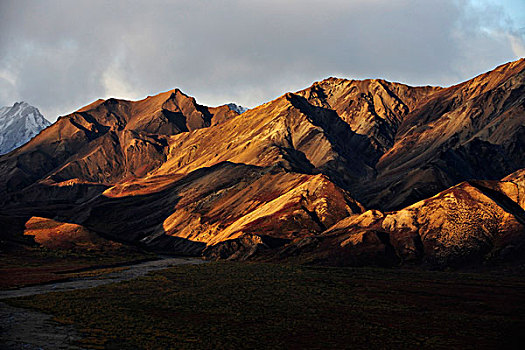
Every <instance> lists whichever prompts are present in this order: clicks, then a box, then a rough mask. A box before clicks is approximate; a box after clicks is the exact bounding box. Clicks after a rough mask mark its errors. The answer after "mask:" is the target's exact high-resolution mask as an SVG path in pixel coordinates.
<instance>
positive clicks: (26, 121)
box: [0, 101, 51, 154]
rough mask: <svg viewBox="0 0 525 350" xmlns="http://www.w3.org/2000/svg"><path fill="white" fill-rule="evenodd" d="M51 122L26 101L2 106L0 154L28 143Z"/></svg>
mask: <svg viewBox="0 0 525 350" xmlns="http://www.w3.org/2000/svg"><path fill="white" fill-rule="evenodd" d="M50 125H51V123H50V122H49V121H48V120H47V119H46V118H44V116H43V115H42V114H40V112H39V111H38V108H36V107H33V106H31V105H29V104H28V103H26V102H23V101H22V102H16V103H15V104H14V105H13V106H12V107H2V108H0V154H5V153H9V152H10V151H12V150H14V149H15V148H17V147H20V146H22V145H23V144H25V143H27V142H28V141H29V140H31V139H32V138H33V137H35V136H36V135H37V134H38V133H39V132H40V131H42V130H43V129H45V128H47V127H48V126H50Z"/></svg>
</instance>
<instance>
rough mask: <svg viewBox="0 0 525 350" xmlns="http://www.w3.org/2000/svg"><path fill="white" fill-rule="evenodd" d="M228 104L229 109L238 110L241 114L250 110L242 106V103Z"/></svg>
mask: <svg viewBox="0 0 525 350" xmlns="http://www.w3.org/2000/svg"><path fill="white" fill-rule="evenodd" d="M227 106H228V108H229V109H231V110H232V111H234V112H237V113H239V114H243V113H244V112H246V111H247V110H248V108H246V107H243V106H240V105H238V104H235V103H228V104H227Z"/></svg>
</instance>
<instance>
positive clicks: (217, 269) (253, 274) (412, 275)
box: [6, 262, 525, 349]
mask: <svg viewBox="0 0 525 350" xmlns="http://www.w3.org/2000/svg"><path fill="white" fill-rule="evenodd" d="M524 301H525V279H523V278H522V275H515V274H506V275H502V274H493V273H483V274H481V273H459V272H435V271H414V270H399V269H375V268H326V267H310V266H295V265H275V264H261V263H232V262H217V263H208V264H198V265H180V266H175V267H171V268H169V269H166V270H161V271H156V272H152V273H150V274H149V275H147V276H144V277H139V278H136V279H133V280H128V281H124V282H120V283H111V284H106V285H103V286H99V287H96V288H91V289H85V290H76V291H68V292H55V293H48V294H40V295H34V296H26V297H22V298H16V299H8V300H6V302H7V303H8V304H9V305H10V307H17V308H21V307H23V308H32V309H35V310H38V311H41V312H45V313H49V314H52V315H54V320H55V321H56V322H59V323H60V324H61V327H62V326H66V325H67V326H68V327H70V326H73V327H75V328H76V329H77V330H78V334H80V339H78V338H72V341H73V344H72V345H74V346H78V347H81V348H100V349H137V348H140V349H164V348H173V349H178V348H195V349H212V348H232V349H233V348H235V349H238V348H268V349H270V348H271V349H275V348H292V349H293V348H297V349H304V348H354V349H355V348H358V349H359V348H366V349H370V348H395V349H398V348H403V349H422V348H428V349H445V348H446V349H451V348H461V349H494V348H513V347H517V346H519V345H521V344H522V342H523V341H524V340H525V338H524V336H523V332H522V330H523V328H524V326H525V303H524ZM67 329H70V328H67Z"/></svg>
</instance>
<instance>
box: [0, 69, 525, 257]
mask: <svg viewBox="0 0 525 350" xmlns="http://www.w3.org/2000/svg"><path fill="white" fill-rule="evenodd" d="M524 79H525V59H522V60H519V61H515V62H511V63H508V64H505V65H502V66H500V67H497V68H496V69H495V70H493V71H491V72H488V73H485V74H482V75H480V76H478V77H476V78H474V79H471V80H469V81H467V82H464V83H462V84H459V85H456V86H452V87H449V88H440V87H429V86H427V87H411V86H407V85H404V84H399V83H391V82H387V81H384V80H377V79H374V80H363V81H356V80H345V79H337V78H328V79H325V80H323V81H320V82H317V83H314V84H313V85H312V86H311V87H309V88H307V89H304V90H301V91H298V92H295V93H286V94H284V95H283V96H281V97H279V98H277V99H275V100H273V101H270V102H268V103H265V104H263V105H261V106H258V107H255V108H253V109H250V110H247V111H242V112H243V113H242V114H239V112H241V110H240V109H236V108H232V106H230V105H224V106H219V107H206V106H202V105H199V104H198V103H197V102H196V101H195V99H194V98H192V97H189V96H187V95H185V94H183V93H182V92H181V91H180V90H177V89H176V90H172V91H168V92H165V93H161V94H159V95H156V96H150V97H148V98H146V99H144V100H141V101H123V100H116V99H109V100H105V101H104V100H98V101H95V102H94V103H92V104H90V105H88V106H86V107H84V108H81V109H79V110H78V111H76V112H75V113H72V114H70V115H68V116H65V117H61V118H60V119H59V120H58V121H57V122H56V123H55V124H54V125H52V126H51V127H48V128H47V129H45V130H44V131H43V132H41V133H40V134H39V135H38V136H37V137H35V138H34V139H33V140H32V141H30V142H29V143H28V144H26V145H24V146H22V147H20V148H19V149H17V150H16V151H13V152H11V153H9V154H7V155H5V156H2V157H0V179H1V180H0V194H1V196H0V198H1V199H0V208H1V209H2V210H1V217H0V220H3V222H5V223H6V226H5V227H6V228H5V229H4V230H10V231H9V232H10V233H9V237H11V238H10V239H13V237H14V236H16V234H13V232H15V233H17V232H19V231H20V225H22V226H23V225H24V223H25V222H26V221H27V220H29V219H30V218H31V217H35V216H38V217H43V218H49V219H56V220H59V221H60V222H64V223H70V224H75V225H81V226H82V227H85V228H86V229H88V230H90V231H91V232H95V233H97V234H100V235H102V236H104V237H110V238H112V239H115V240H119V241H124V242H130V243H138V244H143V245H145V246H147V247H149V248H152V249H155V250H158V251H165V252H170V253H179V254H187V255H201V254H204V255H205V256H206V257H208V258H210V259H217V258H221V259H225V258H227V259H239V260H243V259H276V260H281V259H299V260H300V261H309V262H318V263H327V264H338V265H349V264H350V265H360V264H361V265H362V264H380V265H395V264H403V263H406V264H409V263H424V264H429V265H433V266H451V265H458V266H459V265H462V264H466V263H472V262H479V261H485V260H491V259H495V260H497V259H507V258H508V259H510V258H512V257H514V256H517V255H519V254H520V252H523V243H522V237H523V236H525V232H524V224H523V207H524V206H523V201H524V198H525V197H524V196H523V195H522V192H523V170H520V169H524V168H525V157H523V154H525V149H524V147H525V109H524V108H525V90H524ZM508 174H511V175H508ZM507 175H508V176H507ZM505 176H507V177H505ZM504 177H505V178H504ZM502 178H503V179H502ZM474 179H475V180H474ZM501 179H502V180H501ZM520 208H521V209H520ZM367 209H369V210H367ZM2 234H4V232H2Z"/></svg>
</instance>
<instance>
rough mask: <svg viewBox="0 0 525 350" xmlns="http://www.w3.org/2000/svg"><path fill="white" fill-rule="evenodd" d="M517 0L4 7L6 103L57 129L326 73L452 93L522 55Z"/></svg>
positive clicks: (240, 97)
mask: <svg viewBox="0 0 525 350" xmlns="http://www.w3.org/2000/svg"><path fill="white" fill-rule="evenodd" d="M512 2H513V0H508V1H507V2H496V1H482V0H476V1H475V0H471V1H467V0H463V1H461V0H436V1H430V0H429V1H422V0H402V1H395V2H394V1H389V0H354V1H343V0H331V1H312V0H302V1H299V0H297V1H273V0H267V1H257V0H254V1H240V0H239V1H234V0H226V1H203V0H202V1H160V0H158V1H111V2H108V1H45V2H44V1H41V2H37V1H21V0H13V1H2V2H1V3H0V105H8V104H12V103H13V102H14V101H15V100H22V99H23V100H26V101H28V102H30V103H31V104H34V105H35V106H37V107H39V108H40V109H41V110H42V112H43V113H44V114H45V115H46V116H47V117H48V118H49V119H50V120H54V119H56V117H57V116H58V115H59V114H60V115H62V114H66V113H69V112H71V111H72V110H75V109H77V108H79V107H81V106H83V105H86V104H88V103H90V102H91V101H93V100H95V99H97V98H107V97H120V98H128V99H136V98H142V97H144V96H146V95H151V94H155V93H157V92H159V91H164V90H168V89H171V88H174V87H179V88H181V89H182V90H183V91H185V92H186V93H188V94H190V95H193V96H195V97H196V98H197V100H198V101H199V102H201V103H204V104H208V105H217V104H222V103H226V102H230V101H234V102H237V103H240V104H243V105H246V106H249V107H252V106H255V105H257V104H260V103H262V102H265V101H267V100H269V99H272V98H274V97H277V96H278V95H281V94H282V93H284V92H286V91H290V90H291V91H293V90H297V89H300V88H303V87H306V86H308V85H310V84H311V83H312V82H313V81H315V80H320V79H323V78H325V77H327V76H340V77H348V78H373V77H382V78H385V79H388V80H394V81H401V82H405V83H409V84H418V85H421V84H425V85H426V84H434V85H450V84H453V83H456V82H459V81H462V80H464V79H467V78H470V77H472V76H474V75H476V74H478V73H481V72H483V71H486V70H489V69H492V68H493V67H494V66H496V65H498V64H501V63H504V62H507V61H511V60H515V59H517V58H519V56H522V55H524V54H525V53H524V51H525V45H524V42H525V40H524V38H525V35H524V31H523V27H524V26H525V24H524V23H518V22H519V20H517V19H516V17H512V16H511V14H512V10H513V8H512ZM507 3H508V5H507Z"/></svg>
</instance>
